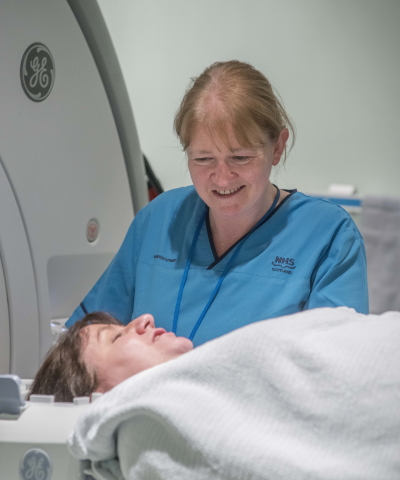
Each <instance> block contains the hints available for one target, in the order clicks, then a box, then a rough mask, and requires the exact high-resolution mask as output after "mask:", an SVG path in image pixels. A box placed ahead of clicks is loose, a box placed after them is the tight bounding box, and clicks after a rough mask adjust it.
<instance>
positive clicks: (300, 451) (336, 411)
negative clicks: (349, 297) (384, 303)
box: [69, 307, 400, 480]
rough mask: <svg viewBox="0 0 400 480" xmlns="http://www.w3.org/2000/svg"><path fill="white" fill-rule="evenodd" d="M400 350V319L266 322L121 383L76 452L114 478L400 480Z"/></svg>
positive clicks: (392, 315)
mask: <svg viewBox="0 0 400 480" xmlns="http://www.w3.org/2000/svg"><path fill="white" fill-rule="evenodd" d="M399 346H400V313H399V312H388V313H385V314H383V315H380V316H377V315H368V316H365V315H361V314H358V313H356V312H355V311H354V310H350V309H347V308H344V307H341V308H337V309H331V308H322V309H315V310H310V311H306V312H302V313H298V314H295V315H290V316H286V317H280V318H276V319H273V320H267V321H263V322H258V323H255V324H252V325H249V326H247V327H244V328H242V329H240V330H236V331H234V332H232V333H230V334H228V335H225V336H224V337H221V338H219V339H216V340H213V341H211V342H209V343H207V344H205V345H203V346H201V347H198V348H197V349H195V350H194V351H192V352H190V353H188V354H186V355H183V356H182V357H180V358H178V359H176V360H173V361H171V362H169V363H166V364H163V365H159V366H157V367H155V368H152V369H150V370H147V371H145V372H142V373H140V374H138V375H136V376H134V377H131V378H130V379H128V380H126V381H125V382H123V383H122V384H120V385H118V386H117V387H116V388H114V389H113V390H111V391H110V392H108V393H107V394H105V395H103V397H101V398H100V399H99V400H97V401H96V402H95V403H93V404H92V405H91V406H90V407H89V408H88V409H87V410H86V411H85V413H84V414H83V416H82V417H81V418H80V420H79V422H78V424H77V425H76V428H75V430H74V432H73V434H71V437H70V439H69V448H70V451H71V452H72V454H73V455H74V456H76V457H77V458H80V459H90V460H92V461H93V468H94V470H95V471H96V472H97V473H96V476H97V478H104V479H119V478H124V479H132V480H140V479H146V480H152V479H174V480H175V479H182V480H183V479H184V480H189V479H190V480H203V479H207V480H209V479H226V480H228V479H229V480H232V479H238V480H239V479H240V480H245V479H254V480H256V479H272V480H278V479H285V480H290V479H294V480H302V479H307V480H313V479H324V480H334V479H335V480H336V479H337V480H350V479H352V480H353V479H354V480H356V479H357V480H370V479H371V480H395V479H396V480H398V479H399V478H400V348H399ZM112 459H114V460H112Z"/></svg>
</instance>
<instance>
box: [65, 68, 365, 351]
mask: <svg viewBox="0 0 400 480" xmlns="http://www.w3.org/2000/svg"><path fill="white" fill-rule="evenodd" d="M175 130H176V133H177V135H178V136H179V139H180V141H181V144H182V146H183V149H184V151H185V152H186V154H187V158H188V165H189V171H190V174H191V178H192V181H193V186H190V187H186V188H179V189H176V190H171V191H168V192H166V193H164V194H163V195H161V196H159V197H157V198H156V199H155V200H153V201H152V202H151V203H150V204H149V205H147V206H146V207H145V208H143V209H142V210H141V211H140V212H139V213H138V214H137V215H136V217H135V219H134V221H133V222H132V225H131V226H130V228H129V231H128V233H127V236H126V238H125V240H124V242H123V244H122V246H121V248H120V250H119V252H118V253H117V255H116V256H115V258H114V260H113V261H112V262H111V264H110V266H109V267H108V268H107V270H106V271H105V272H104V274H103V275H102V277H101V278H100V279H99V280H98V282H97V283H96V285H95V286H94V287H93V288H92V290H91V291H90V292H89V293H88V295H87V296H86V298H85V299H84V300H83V302H82V303H81V305H80V306H79V307H78V308H77V309H76V310H75V312H74V313H73V315H72V317H71V318H70V319H69V320H68V322H67V324H66V325H67V327H70V326H71V325H72V324H73V323H74V322H75V321H77V320H78V319H80V318H82V317H84V316H85V315H86V314H87V313H90V312H93V311H99V310H103V311H107V312H108V313H110V314H111V315H113V316H114V317H116V318H118V319H119V320H121V321H122V322H123V323H124V324H127V323H129V322H130V321H131V320H132V319H133V318H136V317H139V316H140V315H143V314H145V313H150V314H152V315H153V316H154V318H155V319H156V322H157V325H158V327H160V328H164V329H165V330H167V331H172V332H174V333H175V334H177V335H178V336H183V337H186V338H189V339H190V340H192V341H193V343H194V345H195V346H196V345H200V344H202V343H204V342H206V341H208V340H210V339H213V338H216V337H219V336H221V335H223V334H225V333H227V332H229V331H231V330H234V329H236V328H239V327H241V326H244V325H246V324H248V323H251V322H254V321H258V320H262V319H267V318H273V317H277V316H281V315H287V314H290V313H294V312H298V311H301V310H305V309H311V308H317V307H335V306H348V307H353V308H355V309H356V310H357V311H358V312H360V313H368V290H367V280H366V260H365V250H364V244H363V239H362V237H361V235H360V233H359V231H358V229H357V227H356V226H355V224H354V223H353V221H352V220H351V218H350V216H349V215H348V214H347V213H346V212H345V211H344V210H343V209H342V208H341V207H339V206H336V205H333V204H331V203H329V202H327V201H324V200H319V199H315V198H312V197H308V196H306V195H304V194H302V193H300V192H298V191H296V190H290V191H289V190H282V189H280V188H278V187H277V186H276V185H273V184H272V183H271V181H270V175H271V171H272V169H273V168H274V167H275V166H277V165H278V164H279V162H280V161H281V160H282V157H285V155H286V146H287V141H288V139H289V136H290V131H291V132H292V134H293V128H292V125H291V122H290V120H289V118H288V115H287V114H286V112H285V110H284V108H283V106H282V104H281V103H280V101H279V100H278V98H277V96H276V95H275V93H274V91H273V89H272V87H271V84H270V83H269V81H268V80H267V79H266V77H265V76H264V75H263V74H262V73H261V72H259V71H258V70H256V69H255V68H254V67H252V66H251V65H249V64H247V63H243V62H239V61H229V62H218V63H215V64H213V65H211V66H210V67H209V68H207V69H206V70H205V71H204V72H203V73H202V74H201V75H200V76H199V77H198V78H196V79H194V80H193V82H192V84H191V86H190V87H189V89H188V90H187V92H186V94H185V96H184V98H183V100H182V103H181V105H180V108H179V110H178V112H177V114H176V117H175ZM292 136H293V135H292Z"/></svg>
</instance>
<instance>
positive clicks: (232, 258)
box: [172, 187, 280, 340]
mask: <svg viewBox="0 0 400 480" xmlns="http://www.w3.org/2000/svg"><path fill="white" fill-rule="evenodd" d="M276 189H277V192H276V195H275V198H274V201H273V202H272V205H271V206H270V207H269V209H268V211H267V213H266V214H265V215H264V216H263V217H262V218H261V219H260V220H259V221H258V222H257V223H256V224H255V225H254V227H253V228H252V229H251V230H250V231H249V232H248V233H247V234H246V235H245V236H244V237H243V238H242V240H241V241H240V243H239V244H238V245H237V247H236V248H235V250H234V252H233V254H232V256H231V258H230V260H229V262H228V263H227V265H226V267H225V270H224V271H223V273H222V275H221V276H220V278H219V280H218V282H217V285H216V286H215V288H214V290H213V292H212V294H211V296H210V298H209V300H208V302H207V304H206V306H205V307H204V309H203V311H202V312H201V315H200V317H199V318H198V320H197V322H196V324H195V326H194V327H193V330H192V333H191V334H190V335H189V340H193V337H194V336H195V335H196V332H197V330H198V328H199V327H200V324H201V322H202V321H203V318H204V317H205V315H206V313H207V311H208V309H209V308H210V306H211V304H212V302H213V301H214V299H215V297H216V296H217V293H218V290H219V289H220V288H221V285H222V282H223V281H224V280H225V277H226V275H227V274H228V272H229V270H230V268H231V266H232V264H233V261H234V260H235V258H236V257H237V255H238V253H239V252H240V249H241V248H242V246H243V244H244V242H245V241H246V240H247V239H248V238H249V236H250V235H251V234H252V233H253V232H254V230H256V229H257V228H258V227H259V226H260V225H261V224H262V223H263V222H264V221H265V220H266V219H267V218H268V216H269V214H270V213H271V212H272V211H273V210H274V208H275V207H276V204H277V203H278V201H279V197H280V191H279V188H278V187H276ZM206 214H207V210H206V211H205V213H204V215H203V217H202V218H201V220H200V222H199V224H198V226H197V229H196V233H195V234H194V237H193V242H192V245H191V247H190V251H189V256H188V259H187V261H186V266H185V271H184V272H183V275H182V280H181V286H180V288H179V293H178V298H177V300H176V305H175V313H174V322H173V325H172V331H173V332H174V333H175V334H176V330H177V328H178V317H179V311H180V308H181V302H182V295H183V290H184V288H185V284H186V280H187V277H188V274H189V269H190V265H191V263H192V260H193V256H194V251H195V248H196V244H197V240H198V239H199V235H200V231H201V228H202V226H203V223H204V220H205V218H206Z"/></svg>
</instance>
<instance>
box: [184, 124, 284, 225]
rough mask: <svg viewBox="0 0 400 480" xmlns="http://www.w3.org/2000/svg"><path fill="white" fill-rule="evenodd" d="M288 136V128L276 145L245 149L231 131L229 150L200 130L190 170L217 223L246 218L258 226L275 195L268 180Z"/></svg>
mask: <svg viewBox="0 0 400 480" xmlns="http://www.w3.org/2000/svg"><path fill="white" fill-rule="evenodd" d="M288 135H289V133H288V130H287V129H286V128H285V129H283V130H282V132H281V134H280V136H279V138H278V140H277V141H276V142H275V143H274V144H267V145H266V146H265V147H261V148H244V147H242V146H241V145H239V143H238V141H237V140H236V138H235V135H234V133H233V129H232V128H230V129H228V138H229V144H230V146H231V148H228V147H227V146H226V145H225V144H224V143H223V142H222V141H221V140H219V139H213V138H211V137H210V135H209V133H208V131H207V130H206V129H204V128H203V127H202V126H199V127H197V129H196V130H195V133H194V135H193V137H192V140H191V142H190V144H189V147H188V149H187V155H188V161H189V171H190V175H191V177H192V181H193V184H194V186H195V188H196V190H197V193H198V194H199V195H200V197H201V198H202V200H203V201H204V202H205V203H206V204H207V205H208V206H209V208H210V213H211V215H212V216H213V218H214V220H218V218H219V217H237V216H242V215H246V216H247V218H248V219H254V223H255V222H256V221H257V220H258V219H259V218H261V217H262V215H263V214H264V213H265V212H266V211H267V209H268V207H269V206H270V204H271V202H272V200H273V197H274V193H275V189H274V188H273V186H272V184H271V182H270V180H269V177H270V174H271V169H272V166H273V165H277V164H278V163H279V161H280V158H281V155H282V153H283V151H284V148H285V144H286V141H287V138H288Z"/></svg>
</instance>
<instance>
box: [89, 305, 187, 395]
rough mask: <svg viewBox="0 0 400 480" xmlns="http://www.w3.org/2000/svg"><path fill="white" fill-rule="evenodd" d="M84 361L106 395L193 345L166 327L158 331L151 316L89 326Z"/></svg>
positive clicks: (99, 389) (100, 390)
mask: <svg viewBox="0 0 400 480" xmlns="http://www.w3.org/2000/svg"><path fill="white" fill-rule="evenodd" d="M82 331H85V332H86V333H87V335H88V337H87V340H86V341H85V344H84V348H83V360H84V362H85V363H86V365H87V366H88V367H89V368H93V369H94V370H95V371H96V373H97V375H98V377H99V380H100V385H99V388H98V389H97V391H99V392H106V391H108V390H110V389H111V388H113V387H114V386H115V385H117V384H118V383H121V382H122V381H124V380H126V379H127V378H129V377H131V376H132V375H135V374H136V373H139V372H141V371H142V370H146V369H147V368H151V367H154V366H155V365H159V364H160V363H164V362H167V361H168V360H172V359H174V358H176V357H179V356H180V355H182V354H183V353H186V352H188V351H189V350H191V349H192V348H193V344H192V342H191V341H190V340H189V339H187V338H184V337H177V336H176V335H175V334H174V333H172V332H166V331H165V330H164V329H163V328H155V326H154V318H153V316H152V315H150V314H146V315H142V316H141V317H138V318H136V319H135V320H132V322H131V323H129V324H128V325H126V326H123V325H103V324H100V325H88V326H87V327H85V328H84V329H83V330H82Z"/></svg>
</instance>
